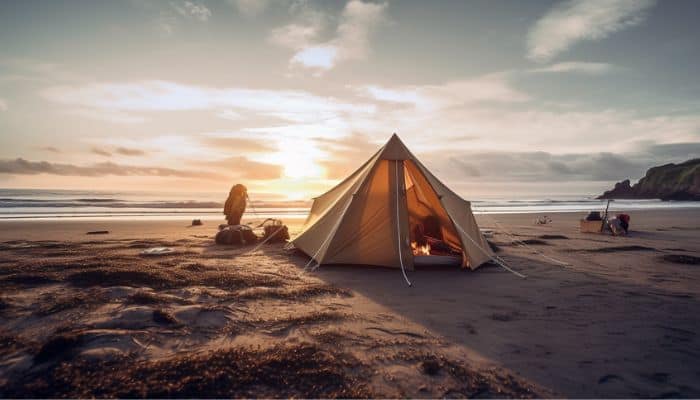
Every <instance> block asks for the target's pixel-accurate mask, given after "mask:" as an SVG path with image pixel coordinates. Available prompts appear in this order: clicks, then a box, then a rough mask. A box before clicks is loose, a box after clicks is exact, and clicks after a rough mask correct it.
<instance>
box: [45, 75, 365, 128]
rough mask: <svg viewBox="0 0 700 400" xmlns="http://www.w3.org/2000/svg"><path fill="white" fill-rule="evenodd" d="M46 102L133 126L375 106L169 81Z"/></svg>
mask: <svg viewBox="0 0 700 400" xmlns="http://www.w3.org/2000/svg"><path fill="white" fill-rule="evenodd" d="M42 96H43V97H44V98H45V99H47V100H49V101H52V102H56V103H59V104H63V105H66V106H69V107H71V109H72V110H73V111H74V112H81V113H82V114H83V115H86V116H90V117H100V116H103V115H105V114H107V115H119V116H122V117H126V118H127V119H128V121H129V122H131V120H132V119H133V120H139V119H143V117H142V116H141V115H139V114H135V113H139V112H141V113H142V112H154V111H185V110H213V111H218V113H221V112H223V111H224V110H227V111H228V112H230V111H234V112H236V111H248V112H252V113H257V114H260V115H265V116H269V117H276V118H281V119H284V120H288V121H293V122H303V121H319V120H324V119H332V118H338V117H339V116H340V115H341V114H344V113H372V112H374V107H373V106H372V105H368V104H353V103H344V102H340V101H338V100H337V99H335V98H332V97H323V96H317V95H313V94H311V93H309V92H304V91H290V90H277V91H276V90H257V89H245V88H223V89H218V88H210V87H204V86H191V85H182V84H178V83H173V82H166V81H145V82H136V83H94V84H87V85H82V86H53V87H50V88H47V89H45V90H44V91H42Z"/></svg>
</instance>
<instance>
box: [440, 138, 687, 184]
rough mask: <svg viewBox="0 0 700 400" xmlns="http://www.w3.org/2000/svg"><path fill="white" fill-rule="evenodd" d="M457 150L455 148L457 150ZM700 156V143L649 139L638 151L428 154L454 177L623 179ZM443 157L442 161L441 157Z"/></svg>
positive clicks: (490, 178)
mask: <svg viewBox="0 0 700 400" xmlns="http://www.w3.org/2000/svg"><path fill="white" fill-rule="evenodd" d="M453 153H454V152H453ZM697 157H700V143H673V144H657V143H647V144H645V145H644V146H642V148H640V149H639V150H636V151H627V152H621V153H611V152H597V153H591V154H568V153H552V152H544V151H537V152H499V151H485V152H478V151H477V152H470V151H464V152H457V153H456V154H452V155H449V156H447V157H445V155H444V154H428V155H427V158H429V159H430V160H431V161H432V162H433V163H436V164H437V165H440V166H442V168H439V169H441V170H442V171H447V175H448V176H449V179H450V180H453V181H460V180H462V181H470V180H471V181H480V180H483V181H502V182H508V181H519V182H520V181H523V182H548V181H553V182H566V181H620V180H623V179H627V178H633V179H636V178H639V177H641V176H643V175H644V173H645V172H646V170H647V169H649V168H650V167H652V166H656V165H661V164H666V163H669V162H682V161H685V160H688V159H691V158H697ZM438 158H439V159H441V160H442V161H440V160H438Z"/></svg>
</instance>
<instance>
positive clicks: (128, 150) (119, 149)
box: [114, 147, 146, 156]
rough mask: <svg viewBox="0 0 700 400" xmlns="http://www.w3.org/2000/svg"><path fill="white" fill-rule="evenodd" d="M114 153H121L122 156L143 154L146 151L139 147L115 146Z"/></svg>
mask: <svg viewBox="0 0 700 400" xmlns="http://www.w3.org/2000/svg"><path fill="white" fill-rule="evenodd" d="M114 152H115V153H117V154H121V155H123V156H145V155H146V152H145V151H143V150H139V149H132V148H128V147H117V148H116V149H115V150H114Z"/></svg>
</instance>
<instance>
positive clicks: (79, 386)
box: [0, 344, 372, 398]
mask: <svg viewBox="0 0 700 400" xmlns="http://www.w3.org/2000/svg"><path fill="white" fill-rule="evenodd" d="M367 376H369V371H368V368H367V367H366V365H364V364H362V363H361V362H360V361H358V360H357V359H355V358H353V357H351V356H349V355H346V354H342V353H339V352H336V351H328V350H323V349H321V348H319V347H317V346H314V345H311V344H297V345H278V346H275V347H272V348H269V349H265V350H259V349H257V350H256V349H252V348H233V349H227V350H221V351H216V352H210V353H206V354H197V355H193V354H189V355H178V356H174V357H172V358H169V359H166V360H160V361H134V360H132V359H130V358H128V357H123V358H120V359H117V360H111V361H103V362H98V363H95V362H90V361H88V360H82V359H76V360H73V361H72V362H70V363H60V364H57V365H56V366H55V367H54V368H51V369H50V370H49V371H48V373H47V372H43V373H34V374H32V375H28V376H24V377H21V378H20V379H17V380H13V381H10V383H8V386H7V387H5V388H0V395H2V396H3V397H74V398H85V397H110V398H114V397H119V398H125V397H149V398H193V397H197V398H224V397H227V398H228V397H236V398H239V397H247V398H248V397H305V398H321V397H323V398H339V397H341V398H366V397H371V396H372V393H371V392H370V391H369V390H368V389H367V388H366V386H365V385H364V383H363V382H364V381H365V379H364V378H366V377H367Z"/></svg>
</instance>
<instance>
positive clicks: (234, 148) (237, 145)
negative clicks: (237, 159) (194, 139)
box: [199, 134, 278, 153]
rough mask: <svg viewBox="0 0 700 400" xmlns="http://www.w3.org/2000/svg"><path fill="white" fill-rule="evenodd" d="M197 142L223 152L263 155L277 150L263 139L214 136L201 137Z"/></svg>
mask: <svg viewBox="0 0 700 400" xmlns="http://www.w3.org/2000/svg"><path fill="white" fill-rule="evenodd" d="M199 140H200V141H201V143H202V144H204V145H205V146H211V147H215V148H216V149H219V150H223V151H225V152H238V153H265V152H273V151H277V150H278V149H277V147H276V146H275V145H273V144H272V143H270V141H269V140H266V139H263V138H259V139H250V138H244V137H235V136H225V135H222V134H218V135H216V136H205V137H201V138H200V139H199Z"/></svg>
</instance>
